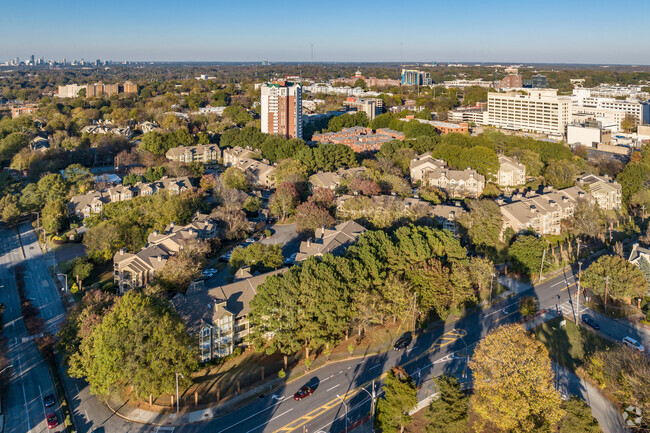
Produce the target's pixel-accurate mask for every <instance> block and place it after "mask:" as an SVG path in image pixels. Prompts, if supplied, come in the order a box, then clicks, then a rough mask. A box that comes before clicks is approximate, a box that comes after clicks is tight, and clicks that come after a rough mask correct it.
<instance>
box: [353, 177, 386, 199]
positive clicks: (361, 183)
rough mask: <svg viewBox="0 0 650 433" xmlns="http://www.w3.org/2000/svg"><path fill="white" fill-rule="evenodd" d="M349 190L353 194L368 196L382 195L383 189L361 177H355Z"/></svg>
mask: <svg viewBox="0 0 650 433" xmlns="http://www.w3.org/2000/svg"><path fill="white" fill-rule="evenodd" d="M348 190H349V191H350V192H352V193H361V194H363V195H368V196H371V195H379V194H380V193H381V188H379V185H377V183H376V182H373V181H372V180H368V179H363V178H361V177H354V178H353V179H352V180H351V181H350V184H349V185H348Z"/></svg>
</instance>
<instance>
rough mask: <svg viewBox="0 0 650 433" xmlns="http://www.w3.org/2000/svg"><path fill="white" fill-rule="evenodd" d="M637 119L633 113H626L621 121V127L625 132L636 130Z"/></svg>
mask: <svg viewBox="0 0 650 433" xmlns="http://www.w3.org/2000/svg"><path fill="white" fill-rule="evenodd" d="M636 125H637V119H636V117H634V116H633V115H631V114H629V113H628V114H626V115H625V118H624V119H623V120H622V121H621V129H623V131H625V132H635V130H636Z"/></svg>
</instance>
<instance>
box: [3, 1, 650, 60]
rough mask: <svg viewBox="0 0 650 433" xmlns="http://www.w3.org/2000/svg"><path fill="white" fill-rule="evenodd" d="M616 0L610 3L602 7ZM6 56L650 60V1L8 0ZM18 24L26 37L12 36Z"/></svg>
mask: <svg viewBox="0 0 650 433" xmlns="http://www.w3.org/2000/svg"><path fill="white" fill-rule="evenodd" d="M612 8H615V9H616V12H615V13H605V12H606V11H610V10H611V9H612ZM3 12H4V16H5V21H4V23H3V26H2V27H1V28H0V61H7V60H9V59H15V58H16V57H19V58H20V59H21V60H25V59H29V57H30V56H31V55H32V54H33V55H34V56H35V57H36V59H38V58H40V57H44V58H45V59H46V60H49V59H55V60H61V59H63V58H64V57H65V58H67V59H68V60H71V59H77V60H79V59H81V58H84V59H85V60H86V61H88V62H94V61H95V60H96V59H102V60H112V61H116V62H121V61H160V62H165V61H206V62H210V61H215V62H219V61H223V62H226V61H234V62H237V61H261V60H269V61H271V62H308V61H310V60H312V56H311V53H312V50H311V48H312V44H313V60H314V61H315V62H400V61H402V60H403V61H404V62H432V61H438V62H501V63H584V64H626V65H650V49H649V48H648V45H647V44H646V43H645V40H646V39H647V34H646V33H645V30H644V28H643V26H641V25H635V24H634V17H642V16H649V15H650V2H647V1H646V0H621V1H619V2H611V1H604V0H595V1H591V2H584V1H577V0H566V1H559V0H550V1H545V2H535V3H528V2H517V1H514V0H497V1H495V2H484V1H480V0H468V1H465V2H462V3H461V2H452V1H444V0H440V1H437V2H406V1H404V0H403V1H402V2H388V1H385V0H377V1H373V2H369V1H362V2H343V1H340V0H333V1H330V2H328V3H318V4H311V3H310V2H304V3H303V2H295V1H291V0H285V1H284V2H276V3H273V4H268V3H267V2H261V1H258V0H252V1H249V2H246V3H245V4H243V3H239V2H228V3H227V4H215V3H213V2H208V1H198V2H193V3H191V4H183V5H182V7H181V8H179V6H178V3H177V2H172V1H170V0H159V1H153V0H140V1H138V0H136V1H126V0H115V1H113V2H111V3H110V4H107V3H95V4H88V3H87V2H84V1H81V0H61V1H59V2H50V1H45V0H35V1H32V2H12V3H9V4H7V5H4V6H3ZM17 34H20V37H16V35H17Z"/></svg>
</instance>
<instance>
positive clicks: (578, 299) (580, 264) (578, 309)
mask: <svg viewBox="0 0 650 433" xmlns="http://www.w3.org/2000/svg"><path fill="white" fill-rule="evenodd" d="M578 245H580V244H579V243H578ZM581 278H582V262H578V293H576V325H577V324H578V323H579V322H580V279H581Z"/></svg>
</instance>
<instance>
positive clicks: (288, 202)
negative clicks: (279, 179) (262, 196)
mask: <svg viewBox="0 0 650 433" xmlns="http://www.w3.org/2000/svg"><path fill="white" fill-rule="evenodd" d="M297 200H298V191H297V190H296V186H295V185H294V184H292V183H289V182H284V183H282V184H280V186H278V187H277V189H276V190H275V192H274V193H273V195H272V196H271V199H270V201H269V208H270V209H271V212H272V213H273V215H275V216H276V217H278V218H279V219H280V220H285V219H287V218H289V217H290V216H291V215H292V214H293V211H294V209H295V208H296V202H297Z"/></svg>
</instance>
